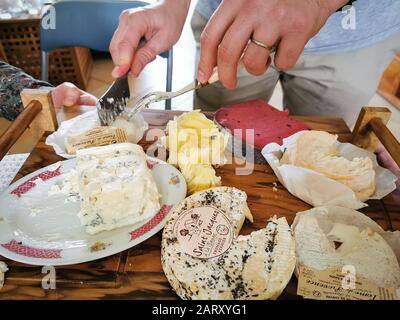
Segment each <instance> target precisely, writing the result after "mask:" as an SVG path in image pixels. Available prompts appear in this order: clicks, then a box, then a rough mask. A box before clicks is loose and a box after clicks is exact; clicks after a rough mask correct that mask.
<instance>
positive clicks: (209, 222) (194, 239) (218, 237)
mask: <svg viewBox="0 0 400 320" xmlns="http://www.w3.org/2000/svg"><path fill="white" fill-rule="evenodd" d="M174 234H175V237H176V238H177V239H178V241H179V244H180V245H181V247H182V249H183V251H184V252H185V253H186V254H188V255H190V256H192V257H195V258H199V259H210V258H214V257H217V256H220V255H221V254H223V253H224V252H225V251H226V250H228V249H229V247H230V246H231V244H232V241H233V238H234V235H235V234H234V229H233V226H232V223H231V221H230V219H229V218H228V217H227V216H226V215H225V214H224V213H223V212H222V211H221V210H219V209H217V208H215V207H212V206H203V207H198V208H192V209H189V210H187V211H185V212H183V213H182V214H181V215H180V216H179V218H178V219H177V221H176V222H175V225H174Z"/></svg>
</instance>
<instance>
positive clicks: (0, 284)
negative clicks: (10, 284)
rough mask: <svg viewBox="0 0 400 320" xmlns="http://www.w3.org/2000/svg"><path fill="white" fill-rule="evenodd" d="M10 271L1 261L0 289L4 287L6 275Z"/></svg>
mask: <svg viewBox="0 0 400 320" xmlns="http://www.w3.org/2000/svg"><path fill="white" fill-rule="evenodd" d="M7 271H8V268H7V265H6V264H5V263H4V262H2V261H0V289H1V288H2V287H3V285H4V273H5V272H7Z"/></svg>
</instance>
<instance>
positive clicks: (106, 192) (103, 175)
mask: <svg viewBox="0 0 400 320" xmlns="http://www.w3.org/2000/svg"><path fill="white" fill-rule="evenodd" d="M77 172H78V181H79V193H80V196H81V199H82V206H81V211H80V212H79V215H78V216H79V219H80V221H81V224H82V225H83V226H85V228H86V232H87V233H89V234H96V233H98V232H101V231H106V230H113V229H116V228H120V227H123V226H126V225H132V224H135V223H138V222H140V221H143V220H145V219H148V218H151V217H153V216H154V215H155V214H156V213H157V212H158V211H159V210H160V202H159V199H160V195H159V193H158V190H157V186H156V183H155V181H154V178H153V175H152V173H151V171H150V169H149V168H148V167H147V162H146V155H145V153H144V151H143V149H142V147H140V146H139V145H136V144H131V143H122V144H115V145H109V146H105V147H96V148H90V149H82V150H78V152H77Z"/></svg>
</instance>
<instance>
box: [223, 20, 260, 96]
mask: <svg viewBox="0 0 400 320" xmlns="http://www.w3.org/2000/svg"><path fill="white" fill-rule="evenodd" d="M243 25H244V23H243V21H241V19H240V18H239V19H237V20H235V22H234V23H233V24H232V26H231V27H230V28H229V29H228V31H227V32H226V33H225V36H224V38H223V40H222V42H221V44H220V45H219V47H218V60H217V65H218V78H219V80H220V81H221V82H222V84H223V85H224V86H225V87H226V88H228V89H234V88H235V87H236V82H237V68H238V62H239V59H240V57H241V56H242V53H243V51H244V49H245V48H246V46H247V43H248V41H249V39H250V37H251V33H252V30H251V29H250V28H245V27H243Z"/></svg>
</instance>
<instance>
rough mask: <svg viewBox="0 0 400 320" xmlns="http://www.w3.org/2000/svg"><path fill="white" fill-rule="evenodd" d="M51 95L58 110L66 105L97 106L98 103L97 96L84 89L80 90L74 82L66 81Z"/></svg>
mask: <svg viewBox="0 0 400 320" xmlns="http://www.w3.org/2000/svg"><path fill="white" fill-rule="evenodd" d="M51 95H52V98H53V104H54V108H55V109H56V111H59V110H61V109H62V107H64V106H65V107H70V106H73V105H81V106H83V105H84V106H95V105H96V103H97V98H96V97H95V96H93V95H91V94H89V93H87V92H85V91H83V90H80V89H79V88H77V87H76V86H75V85H74V84H72V83H69V82H64V83H63V84H61V85H59V86H58V87H56V88H55V89H54V90H53V91H52V92H51Z"/></svg>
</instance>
